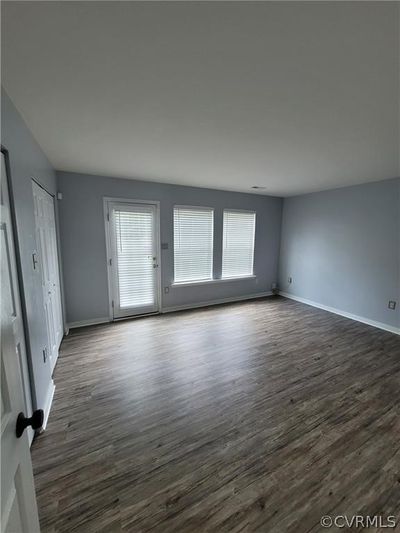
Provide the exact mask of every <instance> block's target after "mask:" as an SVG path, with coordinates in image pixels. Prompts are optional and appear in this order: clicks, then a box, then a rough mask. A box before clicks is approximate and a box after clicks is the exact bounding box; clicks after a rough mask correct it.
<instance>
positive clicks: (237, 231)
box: [222, 211, 256, 278]
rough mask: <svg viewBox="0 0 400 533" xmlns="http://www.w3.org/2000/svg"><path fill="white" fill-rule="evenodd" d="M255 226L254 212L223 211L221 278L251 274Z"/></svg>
mask: <svg viewBox="0 0 400 533" xmlns="http://www.w3.org/2000/svg"><path fill="white" fill-rule="evenodd" d="M255 228H256V214H255V213H253V212H250V211H247V212H246V211H224V229H223V252H222V277H223V278H236V277H241V276H251V275H252V274H253V261H254V235H255Z"/></svg>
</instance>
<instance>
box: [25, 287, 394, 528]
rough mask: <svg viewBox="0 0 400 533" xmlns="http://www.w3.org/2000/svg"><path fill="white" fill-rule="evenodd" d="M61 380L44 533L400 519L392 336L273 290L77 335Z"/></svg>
mask: <svg viewBox="0 0 400 533" xmlns="http://www.w3.org/2000/svg"><path fill="white" fill-rule="evenodd" d="M55 382H56V387H57V388H56V393H55V398H54V404H53V409H52V412H51V415H50V419H49V423H48V427H47V430H46V432H45V433H44V434H43V435H41V436H40V437H39V438H38V439H36V441H35V442H34V444H33V447H32V454H33V464H34V472H35V482H36V490H37V495H38V504H39V512H40V519H41V526H42V531H43V532H68V533H70V532H75V531H79V532H85V533H86V532H96V533H98V532H107V533H109V532H119V531H124V532H146V531H154V532H162V533H169V532H171V533H172V532H174V533H177V532H188V533H194V532H235V533H239V532H250V531H259V532H278V533H284V532H293V533H294V532H295V533H303V532H313V533H314V532H318V531H323V530H324V529H323V528H322V527H321V526H320V518H321V517H322V516H323V515H344V514H346V515H349V516H351V515H353V514H362V515H371V516H372V515H378V514H379V515H382V516H388V515H395V516H397V521H398V522H400V416H399V414H400V337H399V336H397V335H394V334H391V333H387V332H384V331H381V330H378V329H375V328H372V327H370V326H366V325H363V324H360V323H357V322H354V321H351V320H348V319H345V318H342V317H339V316H336V315H333V314H330V313H328V312H325V311H321V310H318V309H315V308H312V307H309V306H306V305H303V304H300V303H297V302H294V301H290V300H287V299H284V298H279V297H278V298H267V299H264V300H254V301H251V302H246V303H238V304H230V305H224V306H218V307H213V308H207V309H197V310H194V311H188V312H181V313H174V314H168V315H161V316H154V317H147V318H143V319H136V320H130V321H124V322H119V323H115V324H110V325H104V326H96V327H90V328H82V329H79V330H75V331H72V332H71V334H70V335H69V336H68V337H67V338H66V339H65V340H64V341H63V343H62V348H61V355H60V358H59V362H58V364H57V368H56V372H55ZM331 530H334V528H332V529H331ZM374 531H378V530H376V529H374ZM381 531H392V529H391V530H388V529H381Z"/></svg>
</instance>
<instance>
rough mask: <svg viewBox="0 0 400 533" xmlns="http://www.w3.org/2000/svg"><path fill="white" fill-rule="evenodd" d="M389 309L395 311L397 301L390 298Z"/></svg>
mask: <svg viewBox="0 0 400 533" xmlns="http://www.w3.org/2000/svg"><path fill="white" fill-rule="evenodd" d="M388 307H389V309H392V311H394V310H395V309H396V302H395V301H394V300H389V305H388Z"/></svg>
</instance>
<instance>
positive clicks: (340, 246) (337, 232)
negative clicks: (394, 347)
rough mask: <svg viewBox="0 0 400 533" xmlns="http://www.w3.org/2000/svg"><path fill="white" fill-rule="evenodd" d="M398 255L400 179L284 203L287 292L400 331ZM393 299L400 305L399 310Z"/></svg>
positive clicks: (282, 269)
mask: <svg viewBox="0 0 400 533" xmlns="http://www.w3.org/2000/svg"><path fill="white" fill-rule="evenodd" d="M399 255H400V178H398V179H394V180H387V181H381V182H376V183H370V184H366V185H359V186H356V187H346V188H343V189H336V190H331V191H326V192H320V193H314V194H307V195H302V196H297V197H292V198H286V199H285V201H284V207H283V217H282V237H281V253H280V269H279V282H280V287H281V289H282V290H283V291H285V292H288V293H290V294H292V295H294V296H298V297H301V298H306V299H308V300H311V301H314V302H316V303H319V304H323V305H326V306H330V307H334V308H336V309H339V310H341V311H345V312H348V313H352V314H354V315H358V316H361V317H364V318H367V319H370V320H375V321H378V322H382V323H383V324H387V325H389V326H394V327H400V309H399V307H400V260H399ZM289 276H291V277H292V278H293V282H292V284H291V285H289V284H288V277H289ZM389 300H396V301H397V309H396V311H391V310H389V309H388V301H389Z"/></svg>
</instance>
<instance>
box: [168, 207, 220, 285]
mask: <svg viewBox="0 0 400 533" xmlns="http://www.w3.org/2000/svg"><path fill="white" fill-rule="evenodd" d="M213 234H214V211H213V209H207V208H197V207H193V208H192V207H180V206H176V207H174V280H175V282H185V281H205V280H210V279H212V275H213V273H212V269H213Z"/></svg>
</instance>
